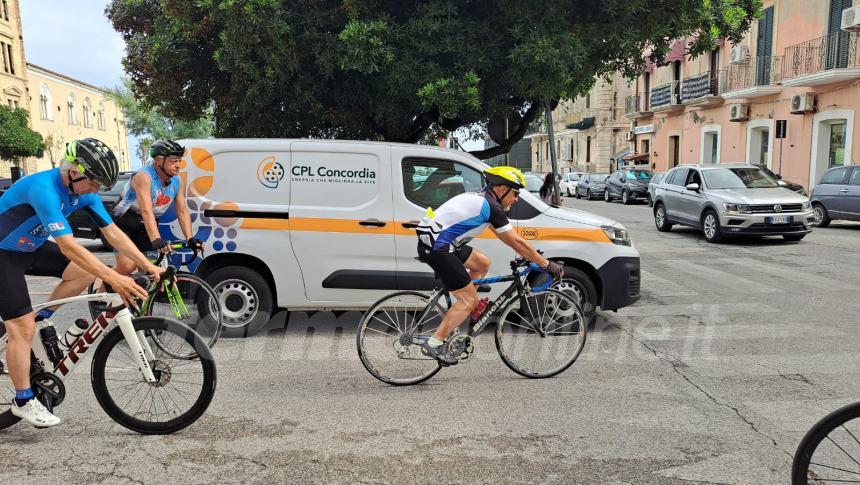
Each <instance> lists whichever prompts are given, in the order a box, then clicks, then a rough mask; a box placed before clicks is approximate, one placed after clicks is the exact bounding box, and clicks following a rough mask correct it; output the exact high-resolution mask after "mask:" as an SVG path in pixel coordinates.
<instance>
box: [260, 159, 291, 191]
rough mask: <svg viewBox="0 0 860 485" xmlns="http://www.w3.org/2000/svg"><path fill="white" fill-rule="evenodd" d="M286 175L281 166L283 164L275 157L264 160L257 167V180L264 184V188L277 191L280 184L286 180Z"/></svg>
mask: <svg viewBox="0 0 860 485" xmlns="http://www.w3.org/2000/svg"><path fill="white" fill-rule="evenodd" d="M284 173H285V170H284V166H283V165H281V162H279V161H277V160H275V157H268V158H264V159H263V161H262V162H260V164H259V165H257V180H259V181H260V183H261V184H263V187H267V188H270V189H277V188H278V184H280V183H281V180H283V178H284Z"/></svg>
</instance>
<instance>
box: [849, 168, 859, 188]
mask: <svg viewBox="0 0 860 485" xmlns="http://www.w3.org/2000/svg"><path fill="white" fill-rule="evenodd" d="M848 185H860V169H857V168H855V169H854V171H853V172H852V173H851V178H850V179H848Z"/></svg>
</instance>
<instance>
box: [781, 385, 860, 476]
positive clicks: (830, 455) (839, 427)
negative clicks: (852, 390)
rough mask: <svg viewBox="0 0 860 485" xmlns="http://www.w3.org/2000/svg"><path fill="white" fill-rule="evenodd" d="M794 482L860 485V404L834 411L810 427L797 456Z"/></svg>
mask: <svg viewBox="0 0 860 485" xmlns="http://www.w3.org/2000/svg"><path fill="white" fill-rule="evenodd" d="M791 483H792V485H807V484H812V483H860V402H856V403H853V404H849V405H847V406H843V407H841V408H839V409H837V410H836V411H833V412H832V413H830V414H828V415H827V416H825V417H823V418H822V419H821V420H820V421H818V422H817V423H815V425H813V426H812V428H810V430H809V431H808V432H807V433H806V436H804V437H803V439H802V440H801V441H800V444H799V445H798V447H797V451H796V452H795V453H794V462H793V463H792V466H791Z"/></svg>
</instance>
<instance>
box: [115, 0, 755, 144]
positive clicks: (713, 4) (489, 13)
mask: <svg viewBox="0 0 860 485" xmlns="http://www.w3.org/2000/svg"><path fill="white" fill-rule="evenodd" d="M760 9H761V0H554V1H552V2H547V1H545V0H540V1H538V0H517V1H514V0H469V1H463V0H424V1H419V0H362V1H357V0H317V1H314V2H307V1H298V0H196V1H195V2H187V1H183V0H112V2H111V3H110V4H109V5H108V7H107V9H106V14H107V16H108V18H109V19H110V20H111V22H112V24H113V26H114V28H115V29H116V30H117V31H119V32H120V33H121V34H122V35H123V38H124V39H125V42H126V46H127V55H126V57H125V59H124V61H123V62H124V66H125V69H126V72H127V73H128V74H129V76H130V77H131V88H132V90H133V91H134V93H135V95H137V96H138V97H139V98H141V99H142V100H143V102H144V103H145V104H147V105H149V106H154V107H158V109H160V110H162V111H163V112H164V113H165V114H166V115H169V116H173V117H176V118H178V119H193V118H195V117H198V116H200V115H201V114H202V113H203V112H205V110H206V109H209V108H210V107H211V108H212V109H213V113H214V117H215V120H216V130H215V133H216V134H217V135H218V136H261V137H272V136H287V137H292V136H313V137H323V138H327V137H334V138H357V139H384V140H391V141H403V142H410V143H414V142H417V141H419V140H422V139H428V138H432V137H434V136H436V135H437V134H441V133H445V132H448V131H454V130H455V129H457V128H460V127H475V126H477V127H478V128H479V129H480V128H482V127H485V126H486V124H487V123H489V122H490V121H491V120H493V119H497V118H500V117H505V116H509V115H512V114H513V117H517V115H519V116H521V119H522V121H521V123H519V125H518V126H517V127H516V128H515V129H513V130H511V131H512V133H511V134H510V137H509V139H508V140H506V141H505V142H504V143H502V144H500V146H498V147H494V148H491V149H488V150H482V151H480V152H476V153H475V154H476V155H478V156H480V157H483V158H488V157H491V156H493V155H497V154H500V153H504V152H506V151H508V150H509V149H510V147H511V146H513V144H514V143H516V142H517V141H518V140H520V139H521V138H522V136H523V134H524V133H525V131H526V129H527V127H528V126H529V125H530V124H531V123H532V122H533V121H534V120H535V119H536V118H537V117H538V115H539V114H540V113H541V112H542V111H543V108H544V107H545V106H546V105H547V104H548V105H549V106H550V107H551V108H554V107H555V106H556V104H557V103H558V101H559V100H560V99H565V98H571V97H575V96H577V95H580V94H584V93H585V92H587V91H588V89H589V88H590V87H591V86H592V85H593V83H594V79H595V77H599V76H601V75H606V74H608V73H610V72H614V71H617V70H620V71H621V72H623V73H624V74H625V75H627V76H631V77H632V76H634V75H636V74H637V73H639V72H640V71H641V70H642V69H643V67H644V60H643V58H642V55H643V52H645V51H650V52H651V57H652V59H653V60H655V61H658V62H659V61H662V60H663V59H664V58H665V55H666V53H667V51H668V48H669V46H670V44H671V42H672V40H674V39H677V38H683V37H691V38H692V39H693V41H692V42H691V43H690V46H689V48H690V51H689V52H690V54H691V55H697V54H699V53H702V52H705V51H707V50H708V49H710V48H713V46H714V45H715V41H716V40H717V39H718V38H726V39H728V40H729V41H731V42H735V43H736V42H738V41H739V40H740V39H741V38H742V36H743V33H744V32H746V31H747V30H748V29H749V26H750V23H751V22H752V21H753V20H754V19H755V17H756V16H757V15H758V12H759V11H760Z"/></svg>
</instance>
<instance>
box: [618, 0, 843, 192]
mask: <svg viewBox="0 0 860 485" xmlns="http://www.w3.org/2000/svg"><path fill="white" fill-rule="evenodd" d="M855 1H857V2H860V0H765V1H764V7H765V10H764V15H763V16H762V18H761V19H760V20H759V21H758V22H756V23H755V24H754V25H753V28H752V29H751V31H750V33H749V35H748V36H747V37H746V38H745V39H744V40H743V41H742V42H741V43H740V44H738V45H737V46H732V45H730V44H728V43H724V44H722V45H720V46H718V48H717V49H716V50H714V51H713V52H710V53H706V54H704V55H701V56H699V57H698V58H696V59H691V58H690V57H689V56H685V55H684V49H685V47H686V41H685V40H679V41H677V42H675V44H674V45H673V47H672V49H671V52H670V55H669V56H668V58H667V61H668V65H665V66H659V67H657V66H648V69H647V71H646V72H645V73H643V74H642V75H641V76H639V78H638V79H637V81H636V94H634V95H633V96H630V97H628V98H627V100H626V103H625V112H626V115H627V117H628V118H630V119H631V120H632V121H633V127H632V128H633V130H632V131H633V133H631V134H630V135H629V136H630V137H631V138H633V139H634V141H633V144H634V148H635V152H637V153H640V154H642V155H645V154H647V155H648V157H649V159H648V163H649V165H651V166H652V167H653V168H654V169H655V170H656V171H666V170H668V169H669V168H671V167H673V166H675V165H678V164H685V163H703V164H708V163H731V162H749V163H753V164H760V165H765V166H767V167H769V168H770V169H771V170H773V171H774V172H777V173H781V174H782V176H783V178H784V179H785V180H787V181H791V182H796V183H799V184H801V185H803V186H805V187H807V188H811V187H813V186H814V185H815V184H816V183H817V182H818V181H819V180H820V179H821V176H822V175H823V173H824V172H825V171H826V170H827V169H828V168H830V167H833V166H837V165H847V164H853V163H855V161H854V160H855V158H856V159H857V160H858V161H860V153H858V154H857V155H854V153H853V152H854V150H855V148H854V147H858V148H857V150H860V144H858V142H860V138H858V133H857V130H856V129H855V125H854V120H855V111H856V110H857V109H858V108H860V50H858V33H857V32H847V31H843V30H841V21H842V12H843V10H845V9H848V8H851V7H852V6H853V4H854V2H855ZM858 10H860V9H858ZM857 23H858V24H860V11H858V14H857ZM782 125H784V126H785V128H786V129H785V137H784V138H779V137H778V133H777V131H778V128H781V126H782ZM780 131H781V130H780Z"/></svg>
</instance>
